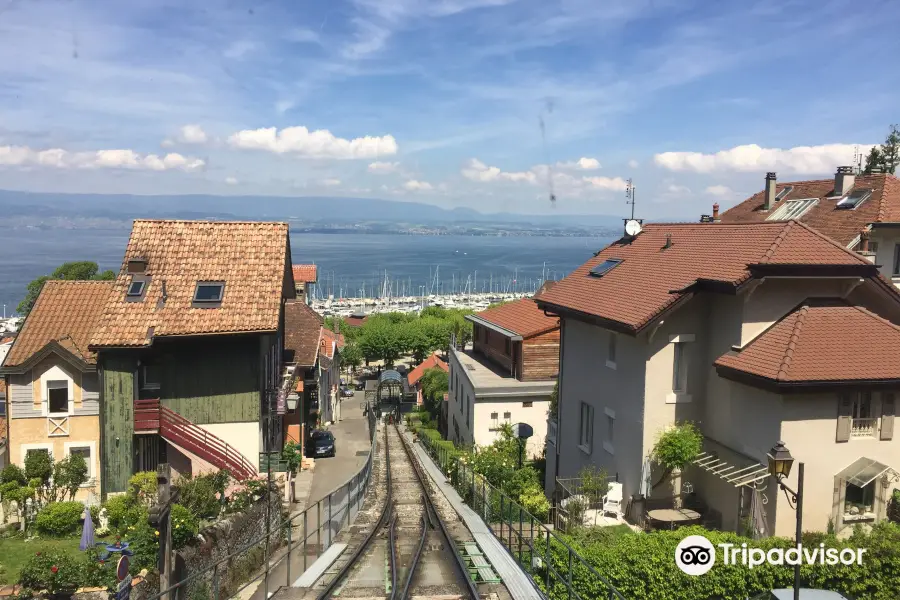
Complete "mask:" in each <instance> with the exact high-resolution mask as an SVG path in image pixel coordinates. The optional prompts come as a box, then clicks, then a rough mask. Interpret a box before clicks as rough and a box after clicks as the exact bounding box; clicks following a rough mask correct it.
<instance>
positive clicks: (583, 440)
mask: <svg viewBox="0 0 900 600" xmlns="http://www.w3.org/2000/svg"><path fill="white" fill-rule="evenodd" d="M593 443H594V407H593V406H591V405H590V404H587V403H585V402H582V403H581V427H580V431H579V435H578V445H579V447H581V449H582V450H584V451H585V452H587V453H588V454H590V453H591V451H592V446H593Z"/></svg>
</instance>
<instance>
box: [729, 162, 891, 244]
mask: <svg viewBox="0 0 900 600" xmlns="http://www.w3.org/2000/svg"><path fill="white" fill-rule="evenodd" d="M788 186H792V187H793V189H792V190H791V192H790V193H789V194H787V195H786V196H785V197H784V198H783V199H782V200H779V201H778V202H777V203H776V204H775V206H774V207H773V208H772V210H771V211H768V212H766V211H764V210H763V202H764V200H765V191H761V192H758V193H756V194H754V195H753V196H751V197H750V198H748V199H746V200H744V201H743V202H741V203H740V204H738V205H736V206H734V207H732V208H730V209H728V210H726V211H725V212H724V213H722V215H721V217H720V218H721V220H722V222H723V223H759V222H760V221H765V220H766V218H767V217H768V216H769V215H771V214H772V212H773V211H774V210H776V209H777V208H778V207H779V206H781V205H782V204H784V202H786V201H788V200H800V199H804V198H817V199H818V200H819V201H818V203H817V204H816V205H815V206H813V207H812V208H810V209H809V210H808V211H806V212H805V213H804V214H803V215H801V216H800V220H801V221H802V222H804V223H806V224H807V225H809V226H810V227H813V228H814V229H817V230H818V231H821V232H822V233H824V234H825V235H826V236H828V237H830V238H832V239H834V240H837V241H838V242H840V243H841V244H842V245H844V246H847V245H849V244H850V243H851V242H853V240H854V239H856V236H858V235H859V233H860V231H861V230H862V229H863V228H865V227H866V226H867V225H869V224H870V223H879V222H897V221H900V179H897V177H894V176H893V175H885V174H880V175H859V176H857V177H856V181H855V184H854V186H853V187H854V189H871V190H872V195H871V196H870V197H869V199H868V200H866V201H865V202H863V203H862V204H860V205H859V206H858V207H857V208H855V209H852V210H847V209H837V208H835V206H836V205H837V203H838V201H839V200H840V198H834V199H830V198H829V196H831V195H832V193H833V192H834V178H833V177H832V178H830V179H817V180H813V181H785V182H780V183H778V184H777V185H776V188H775V189H776V193H777V192H780V191H781V190H783V189H784V188H786V187H788Z"/></svg>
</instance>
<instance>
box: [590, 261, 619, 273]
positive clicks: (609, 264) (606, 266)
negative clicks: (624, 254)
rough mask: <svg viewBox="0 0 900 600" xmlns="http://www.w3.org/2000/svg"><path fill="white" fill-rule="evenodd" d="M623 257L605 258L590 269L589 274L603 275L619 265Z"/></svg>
mask: <svg viewBox="0 0 900 600" xmlns="http://www.w3.org/2000/svg"><path fill="white" fill-rule="evenodd" d="M622 260H623V259H621V258H607V259H606V260H604V261H603V262H602V263H600V264H599V265H597V266H596V267H594V268H593V269H591V272H590V275H591V276H592V277H603V276H604V275H606V274H607V273H609V272H610V271H611V270H612V269H614V268H615V267H617V266H619V264H621V262H622Z"/></svg>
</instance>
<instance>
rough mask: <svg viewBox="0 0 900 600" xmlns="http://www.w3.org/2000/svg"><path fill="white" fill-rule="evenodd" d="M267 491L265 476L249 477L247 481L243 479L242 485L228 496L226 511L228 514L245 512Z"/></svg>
mask: <svg viewBox="0 0 900 600" xmlns="http://www.w3.org/2000/svg"><path fill="white" fill-rule="evenodd" d="M272 485H273V487H272V489H273V490H274V489H275V488H274V483H273V484H272ZM265 493H266V480H265V478H260V479H247V480H245V481H242V482H241V487H240V488H238V489H237V490H235V491H234V492H233V493H232V494H231V496H230V497H229V498H228V504H227V505H226V507H225V512H227V513H228V514H234V513H238V512H243V511H245V510H247V509H248V508H250V506H251V505H253V503H255V502H259V501H260V500H261V499H262V497H263V496H264V495H265Z"/></svg>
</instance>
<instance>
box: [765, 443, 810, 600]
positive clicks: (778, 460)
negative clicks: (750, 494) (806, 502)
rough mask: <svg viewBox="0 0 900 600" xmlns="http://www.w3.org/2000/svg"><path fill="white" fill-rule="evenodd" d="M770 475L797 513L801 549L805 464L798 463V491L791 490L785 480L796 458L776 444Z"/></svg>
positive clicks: (796, 583)
mask: <svg viewBox="0 0 900 600" xmlns="http://www.w3.org/2000/svg"><path fill="white" fill-rule="evenodd" d="M766 457H767V458H768V459H769V473H770V474H771V475H772V477H774V478H775V481H776V482H777V483H778V487H780V488H781V489H783V490H784V495H785V497H786V498H787V501H788V504H789V505H790V507H791V508H793V509H795V510H796V511H797V548H798V549H799V548H800V543H801V537H802V535H803V463H802V462H801V463H797V491H796V492H795V491H794V490H792V489H791V488H789V487H788V486H787V485H786V484H785V483H784V480H785V479H787V478H788V476H789V475H790V474H791V467H792V466H793V464H794V457H793V456H791V453H790V452H789V451H788V449H787V448H786V447H785V446H784V442H782V441H779V442H778V443H777V444H775V445H774V446H773V447H772V449H771V450H769V454H768V455H766ZM794 600H800V561H797V564H796V565H794Z"/></svg>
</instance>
